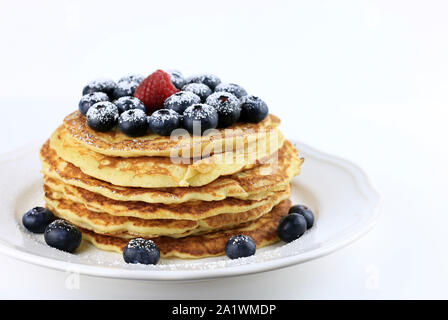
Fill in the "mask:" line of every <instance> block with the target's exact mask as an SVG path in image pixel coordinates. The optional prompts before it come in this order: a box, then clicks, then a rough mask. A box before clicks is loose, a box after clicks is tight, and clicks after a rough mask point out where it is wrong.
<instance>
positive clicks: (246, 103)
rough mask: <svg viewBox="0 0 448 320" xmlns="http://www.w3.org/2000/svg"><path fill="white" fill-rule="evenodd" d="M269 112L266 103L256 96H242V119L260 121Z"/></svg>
mask: <svg viewBox="0 0 448 320" xmlns="http://www.w3.org/2000/svg"><path fill="white" fill-rule="evenodd" d="M268 114H269V109H268V106H267V105H266V103H265V102H264V101H263V100H261V99H260V98H258V97H255V96H245V97H243V98H241V121H244V122H254V123H257V122H260V121H261V120H264V119H265V118H266V117H267V116H268Z"/></svg>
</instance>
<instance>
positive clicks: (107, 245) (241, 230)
mask: <svg viewBox="0 0 448 320" xmlns="http://www.w3.org/2000/svg"><path fill="white" fill-rule="evenodd" d="M290 207H291V201H290V200H284V201H282V202H280V203H279V204H278V205H277V206H275V207H274V208H273V209H272V210H271V212H269V213H267V214H265V215H264V216H262V217H261V218H259V219H257V220H254V221H251V222H249V223H247V224H244V225H242V226H239V227H238V228H234V229H231V230H222V231H216V232H213V233H209V234H203V235H194V236H188V237H185V238H178V239H176V238H172V237H158V238H153V239H152V240H153V241H154V242H155V243H156V245H157V247H158V248H159V250H160V255H161V257H162V258H173V257H177V258H182V259H197V258H206V257H213V256H220V255H224V254H225V245H226V243H227V241H228V240H229V238H230V237H231V236H233V235H238V234H244V235H247V236H250V237H251V238H252V239H253V240H254V241H255V243H256V244H257V249H259V248H261V247H264V246H267V245H270V244H273V243H275V242H277V241H279V239H278V237H277V226H278V223H279V221H280V219H281V218H282V217H283V216H284V215H286V214H288V210H289V208H290ZM80 229H81V232H82V233H83V239H84V240H87V241H89V242H91V243H92V244H93V245H95V246H96V247H97V248H99V249H102V250H108V251H115V252H118V253H122V251H123V248H124V247H125V246H126V244H127V242H128V240H126V239H123V238H119V237H113V236H107V235H100V234H97V233H94V232H92V231H90V230H87V229H84V228H80Z"/></svg>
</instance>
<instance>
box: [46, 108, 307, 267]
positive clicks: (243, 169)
mask: <svg viewBox="0 0 448 320" xmlns="http://www.w3.org/2000/svg"><path fill="white" fill-rule="evenodd" d="M279 123H280V121H279V119H278V118H277V117H275V116H273V115H269V116H268V117H267V118H266V119H265V120H263V121H261V122H259V123H256V124H254V123H238V124H236V125H234V126H232V127H230V128H226V129H225V130H224V129H222V130H217V131H216V132H214V133H212V134H209V135H203V136H191V135H189V134H185V135H178V136H176V137H174V138H173V137H163V136H159V135H155V134H148V135H146V136H143V137H139V138H130V137H127V136H125V135H123V134H121V133H120V132H119V131H117V130H113V131H109V132H105V133H101V132H96V131H93V130H92V129H90V128H89V127H88V125H87V123H86V120H85V117H84V116H83V115H82V114H81V113H80V112H78V111H76V112H73V113H72V114H70V115H69V116H67V117H66V118H65V119H64V123H63V125H61V126H60V127H59V128H58V129H56V131H55V132H54V133H53V134H52V136H51V138H50V139H49V140H48V141H47V142H46V143H45V144H44V145H43V146H42V148H41V151H40V156H41V161H42V168H43V169H42V171H43V174H44V191H45V201H46V204H47V207H48V208H49V209H51V210H52V211H53V212H54V214H55V215H56V216H58V217H60V218H63V219H66V220H68V221H70V222H71V223H73V224H74V225H76V226H78V227H79V228H80V230H81V231H82V233H83V237H84V239H86V240H88V241H90V242H92V243H93V244H94V245H95V246H97V247H98V248H101V249H105V250H112V251H117V252H121V251H122V249H123V247H124V246H125V245H126V243H127V242H128V241H129V239H132V238H137V237H142V238H147V239H152V240H153V241H154V242H155V243H156V245H157V246H158V247H159V249H160V253H161V256H162V257H179V258H201V257H208V256H216V255H222V254H224V248H225V244H226V242H227V240H228V239H229V238H230V237H231V236H232V235H237V234H245V235H248V236H250V237H252V238H253V239H254V241H255V242H256V244H257V247H262V246H265V245H268V244H272V243H274V242H276V241H277V240H278V238H277V235H276V229H277V225H278V221H279V219H280V218H281V217H282V216H283V215H285V214H287V212H288V209H289V207H290V201H289V200H288V199H289V196H290V192H291V186H290V183H291V180H292V179H293V177H294V176H296V175H297V174H299V171H300V165H301V163H302V161H303V159H300V158H299V157H298V154H297V150H296V149H295V148H294V147H293V146H292V144H291V143H290V142H288V141H286V140H284V138H283V135H282V134H281V132H280V131H279V130H278V128H277V127H278V125H279Z"/></svg>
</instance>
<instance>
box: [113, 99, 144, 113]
mask: <svg viewBox="0 0 448 320" xmlns="http://www.w3.org/2000/svg"><path fill="white" fill-rule="evenodd" d="M114 104H115V105H116V106H117V109H118V113H119V114H122V113H123V112H125V111H128V110H131V109H139V110H142V111H145V112H146V109H145V105H144V104H143V102H141V101H140V99H138V98H135V97H121V98H119V99H117V100H115V102H114Z"/></svg>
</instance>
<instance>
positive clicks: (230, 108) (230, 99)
mask: <svg viewBox="0 0 448 320" xmlns="http://www.w3.org/2000/svg"><path fill="white" fill-rule="evenodd" d="M205 103H207V104H208V105H210V106H212V107H213V108H215V109H216V110H217V111H218V112H219V113H220V114H232V113H233V112H234V111H235V109H238V108H240V100H239V99H238V98H237V97H235V96H234V95H233V94H231V93H229V92H225V91H219V92H215V93H213V94H211V95H209V96H208V97H207V100H206V101H205Z"/></svg>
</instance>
